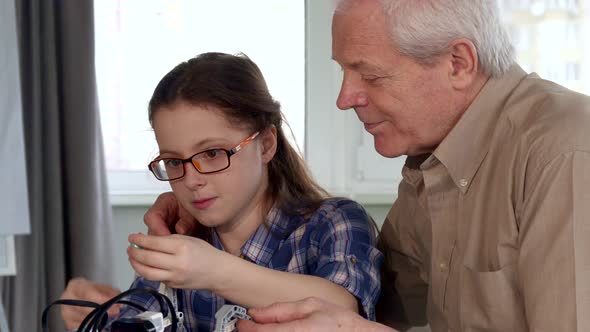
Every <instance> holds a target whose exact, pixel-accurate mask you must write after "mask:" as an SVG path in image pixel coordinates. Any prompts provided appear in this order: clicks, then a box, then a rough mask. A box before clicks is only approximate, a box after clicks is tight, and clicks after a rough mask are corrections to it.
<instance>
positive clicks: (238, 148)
mask: <svg viewBox="0 0 590 332" xmlns="http://www.w3.org/2000/svg"><path fill="white" fill-rule="evenodd" d="M259 134H260V131H257V132H255V133H254V134H252V135H250V136H248V137H246V138H245V139H244V140H243V141H241V142H240V143H238V144H237V145H236V146H234V147H233V148H232V149H230V150H227V149H224V148H215V149H207V150H203V151H200V152H197V153H195V154H193V155H192V156H190V157H188V158H186V159H182V158H159V157H158V158H156V159H154V160H152V161H151V162H150V163H149V164H148V169H149V170H150V172H152V174H154V177H155V178H156V179H157V180H159V181H168V182H169V181H174V180H179V179H182V178H183V177H184V176H185V175H186V170H185V169H184V164H186V163H190V164H191V165H193V167H194V168H195V170H197V172H199V173H200V174H212V173H217V172H221V171H223V170H226V169H228V168H229V167H230V166H231V158H230V157H231V156H233V155H235V154H236V153H238V152H240V151H241V150H242V149H243V148H244V147H245V146H246V145H248V143H250V142H252V141H253V140H254V139H255V138H256V137H257V136H258V135H259ZM216 150H221V151H223V152H225V154H226V156H227V166H226V167H224V168H222V169H218V170H215V171H211V172H202V171H200V170H199V169H198V168H197V165H195V164H194V163H193V158H194V157H195V156H197V155H199V154H202V153H206V152H209V151H216ZM162 160H178V161H180V162H182V175H181V176H179V177H175V178H171V179H160V178H159V177H158V176H157V175H156V173H155V172H154V170H153V168H152V164H154V163H157V162H160V161H162Z"/></svg>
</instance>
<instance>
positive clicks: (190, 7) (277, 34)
mask: <svg viewBox="0 0 590 332" xmlns="http://www.w3.org/2000/svg"><path fill="white" fill-rule="evenodd" d="M94 5H95V34H96V69H97V80H98V94H99V103H100V114H101V122H102V128H103V136H104V145H105V152H106V159H107V170H108V173H109V186H110V190H111V193H112V194H114V195H115V196H116V197H115V198H114V201H115V203H116V202H117V201H118V199H117V196H118V195H119V196H120V195H123V196H125V195H127V194H131V195H138V194H139V195H143V194H150V195H151V197H153V194H154V193H157V192H161V191H162V190H167V189H168V184H167V183H161V182H158V181H157V180H155V179H153V177H152V176H151V174H149V173H148V171H147V166H146V165H147V164H148V162H149V161H150V160H151V159H152V158H153V157H155V156H156V155H157V152H158V149H157V145H156V142H155V140H154V137H153V132H152V130H151V128H150V125H149V123H148V120H147V103H148V101H149V98H150V96H151V94H152V92H153V89H154V88H155V87H156V85H157V83H158V81H159V80H160V78H161V77H162V76H164V75H165V74H166V73H167V72H168V71H169V70H170V69H172V67H174V66H175V65H177V64H178V63H180V62H181V61H185V60H187V59H189V58H191V57H193V56H195V55H197V54H199V53H203V52H209V51H220V52H226V53H237V52H243V53H245V54H247V55H248V56H249V57H250V58H252V60H254V61H255V62H256V63H257V64H258V65H259V66H260V69H261V70H262V72H263V74H264V75H265V78H266V80H267V83H268V86H269V89H270V92H271V94H272V95H273V97H274V98H275V99H276V100H278V101H279V102H281V105H282V109H283V112H284V113H285V115H286V117H287V120H288V122H289V124H290V126H291V128H292V130H293V133H294V136H295V138H294V139H295V141H296V143H297V144H298V145H299V147H300V148H301V149H303V148H304V146H303V141H304V132H305V129H304V123H305V118H304V114H305V110H304V102H305V96H304V93H305V77H304V70H305V62H304V60H305V53H304V42H305V39H304V36H305V25H304V23H305V20H304V2H303V1H276V0H257V1H242V0H215V1H208V0H96V1H95V3H94Z"/></svg>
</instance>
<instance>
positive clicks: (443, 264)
mask: <svg viewBox="0 0 590 332" xmlns="http://www.w3.org/2000/svg"><path fill="white" fill-rule="evenodd" d="M438 267H439V268H440V270H441V271H442V272H444V271H446V270H447V264H446V263H444V262H442V263H440V264H438Z"/></svg>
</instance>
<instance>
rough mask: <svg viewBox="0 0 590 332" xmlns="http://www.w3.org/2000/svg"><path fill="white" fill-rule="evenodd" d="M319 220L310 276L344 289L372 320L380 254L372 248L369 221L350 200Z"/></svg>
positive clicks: (362, 211)
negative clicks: (328, 281)
mask: <svg viewBox="0 0 590 332" xmlns="http://www.w3.org/2000/svg"><path fill="white" fill-rule="evenodd" d="M321 219H323V220H320V221H319V223H318V225H319V227H318V230H317V234H316V236H315V238H316V244H317V248H318V249H317V250H318V264H317V267H316V270H315V271H314V273H313V274H314V275H316V276H319V277H322V278H324V279H327V280H330V281H332V282H334V283H336V284H338V285H341V286H342V287H344V288H346V289H347V290H348V291H349V292H350V293H351V294H352V295H354V296H355V297H356V298H357V299H358V301H359V303H360V304H361V305H362V308H363V311H364V312H363V314H364V316H365V317H366V318H367V319H370V320H375V304H376V302H377V298H378V297H379V291H380V281H379V268H380V266H381V264H382V262H383V255H382V254H381V252H380V251H379V250H377V248H376V247H375V242H376V236H375V233H376V229H374V228H375V227H374V226H373V222H372V220H371V219H370V217H369V216H368V215H367V213H366V211H365V210H364V209H363V208H362V207H361V206H360V205H359V204H358V203H356V202H353V201H350V200H341V201H338V202H337V203H336V205H335V209H332V210H330V211H327V212H326V213H325V214H323V216H322V218H321Z"/></svg>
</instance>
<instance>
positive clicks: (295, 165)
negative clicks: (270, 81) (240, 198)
mask: <svg viewBox="0 0 590 332" xmlns="http://www.w3.org/2000/svg"><path fill="white" fill-rule="evenodd" d="M177 102H188V103H191V104H195V105H213V106H216V107H218V108H219V109H221V110H222V111H223V114H224V116H225V118H226V119H228V121H230V123H232V124H235V125H236V126H239V127H242V128H247V129H249V130H250V131H251V132H256V131H263V130H266V129H269V128H272V127H273V126H274V127H275V128H276V130H277V151H276V154H275V156H274V158H273V159H272V160H271V161H270V163H269V166H268V177H269V179H268V183H269V186H268V191H267V198H268V202H269V206H268V207H267V208H270V206H272V205H274V206H276V207H278V208H280V209H282V210H283V211H284V212H286V213H288V214H292V215H296V214H300V215H307V214H310V213H313V212H314V211H315V210H316V209H317V208H319V206H320V205H321V204H322V203H323V201H324V200H325V199H326V198H327V197H328V194H327V192H326V191H325V190H324V189H323V188H322V187H320V186H319V185H318V184H317V183H316V182H315V181H314V180H313V179H312V177H311V176H310V174H309V172H308V170H307V167H306V166H305V162H304V161H303V159H302V158H301V157H300V156H299V154H298V153H297V151H296V150H295V149H294V148H293V147H292V146H291V145H290V144H289V142H288V141H287V138H286V136H285V134H284V131H283V121H284V119H283V114H282V113H281V106H280V104H279V103H278V102H277V101H275V100H274V99H273V98H272V96H271V95H270V92H269V91H268V88H267V86H266V82H265V80H264V77H263V76H262V73H261V72H260V69H259V68H258V66H257V65H256V64H255V63H254V62H253V61H252V60H250V59H249V58H248V57H247V56H246V55H244V54H238V55H230V54H225V53H203V54H200V55H198V56H196V57H194V58H192V59H190V60H188V61H186V62H183V63H181V64H179V65H178V66H176V67H175V68H174V69H172V71H170V72H169V73H168V74H166V76H164V78H162V80H161V81H160V83H158V86H157V87H156V89H155V90H154V94H153V96H152V98H151V99H150V103H149V108H148V111H149V120H150V123H151V124H152V127H153V118H154V113H155V112H157V111H158V110H159V109H160V108H162V107H166V106H171V105H173V104H174V103H177Z"/></svg>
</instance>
